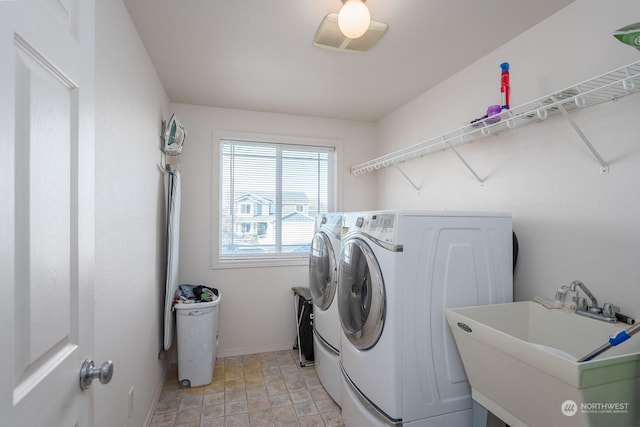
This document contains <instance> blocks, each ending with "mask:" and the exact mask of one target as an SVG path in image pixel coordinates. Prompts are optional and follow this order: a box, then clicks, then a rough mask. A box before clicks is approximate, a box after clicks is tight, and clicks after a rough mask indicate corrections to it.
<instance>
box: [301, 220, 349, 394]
mask: <svg viewBox="0 0 640 427" xmlns="http://www.w3.org/2000/svg"><path fill="white" fill-rule="evenodd" d="M341 231H342V214H340V213H328V214H320V215H318V216H317V217H316V230H315V234H314V236H313V240H312V241H311V253H310V256H309V289H310V290H311V297H312V300H313V316H314V320H313V349H314V362H315V367H316V373H317V374H318V378H319V379H320V382H321V383H322V385H323V386H324V388H325V390H326V391H327V393H329V395H330V396H331V398H332V399H333V400H334V401H335V402H336V403H337V404H338V405H340V404H341V400H342V383H341V373H340V360H339V357H340V320H339V319H338V304H337V303H336V302H335V294H336V289H337V286H338V264H337V262H338V258H339V257H340V236H341Z"/></svg>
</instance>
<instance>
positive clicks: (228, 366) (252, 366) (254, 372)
mask: <svg viewBox="0 0 640 427" xmlns="http://www.w3.org/2000/svg"><path fill="white" fill-rule="evenodd" d="M177 378H178V374H177V367H175V368H172V371H171V372H170V373H169V375H168V377H167V381H166V383H165V385H164V388H163V389H162V394H161V395H160V399H159V401H158V404H157V406H156V410H155V413H154V415H153V418H152V420H151V427H160V426H165V427H166V426H173V427H218V426H229V427H232V426H233V427H236V426H237V427H245V426H265V427H266V426H274V427H275V426H277V427H287V426H300V427H307V426H308V427H311V426H314V427H315V426H318V427H325V426H326V427H329V426H342V425H343V422H342V415H341V413H340V408H339V407H338V405H336V403H335V402H334V401H333V400H332V399H331V397H330V396H329V394H327V392H326V391H325V390H324V388H323V387H322V384H321V383H320V381H319V380H318V376H317V375H316V371H315V368H313V367H312V366H306V367H304V368H303V367H300V363H299V361H298V352H297V351H296V350H285V351H277V352H271V353H260V354H251V355H245V356H234V357H225V358H219V359H217V360H216V364H215V368H214V370H213V382H212V383H211V384H209V385H207V386H203V387H193V388H186V389H181V388H180V387H179V384H178V379H177Z"/></svg>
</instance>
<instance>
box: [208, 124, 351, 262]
mask: <svg viewBox="0 0 640 427" xmlns="http://www.w3.org/2000/svg"><path fill="white" fill-rule="evenodd" d="M225 141H238V142H247V143H265V144H282V145H291V146H293V147H295V146H298V147H301V146H312V147H323V148H331V149H333V155H332V156H331V157H332V159H331V164H330V173H329V183H328V189H329V200H328V209H329V211H330V212H331V211H337V210H338V204H339V203H338V202H339V200H341V196H342V195H341V193H339V188H341V185H338V183H339V182H342V178H343V172H342V169H343V167H342V141H341V140H339V139H331V138H316V137H300V136H287V135H273V134H261V133H252V132H243V131H233V130H215V131H214V132H213V144H212V148H213V150H212V151H213V156H212V157H213V159H212V166H213V168H212V170H213V173H212V177H211V181H210V184H211V187H212V190H213V191H212V202H211V204H212V209H211V222H212V223H211V230H212V233H211V268H212V269H226V268H253V267H283V266H301V265H308V264H309V255H308V254H304V253H302V254H300V255H299V256H297V255H288V256H286V257H281V256H280V255H279V254H274V256H273V257H264V256H261V257H259V258H256V257H253V256H252V255H251V254H247V255H246V256H245V257H237V258H234V259H221V258H220V246H219V239H220V219H221V218H220V209H221V206H220V182H221V173H222V168H221V163H220V162H221V154H220V151H221V145H222V143H223V142H225Z"/></svg>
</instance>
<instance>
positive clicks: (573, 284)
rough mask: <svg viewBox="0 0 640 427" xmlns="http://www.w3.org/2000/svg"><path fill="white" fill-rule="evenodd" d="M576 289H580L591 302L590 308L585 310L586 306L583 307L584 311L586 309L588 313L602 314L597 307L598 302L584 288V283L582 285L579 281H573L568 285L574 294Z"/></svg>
mask: <svg viewBox="0 0 640 427" xmlns="http://www.w3.org/2000/svg"><path fill="white" fill-rule="evenodd" d="M576 287H578V288H580V289H582V290H583V291H584V293H585V294H587V297H588V298H589V299H590V300H591V307H588V308H587V307H586V306H584V305H583V308H584V309H588V310H589V311H591V312H593V313H600V312H602V309H601V308H600V307H598V300H597V299H596V297H595V296H593V294H592V293H591V291H590V290H589V289H587V287H586V286H585V284H584V283H582V282H581V281H580V280H574V281H573V282H571V284H570V285H569V290H570V291H572V292H574V291H575V290H576Z"/></svg>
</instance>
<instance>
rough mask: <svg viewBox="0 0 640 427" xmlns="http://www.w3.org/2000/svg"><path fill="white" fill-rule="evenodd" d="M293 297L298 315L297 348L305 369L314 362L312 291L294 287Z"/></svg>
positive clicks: (301, 363)
mask: <svg viewBox="0 0 640 427" xmlns="http://www.w3.org/2000/svg"><path fill="white" fill-rule="evenodd" d="M293 297H294V307H295V314H296V333H297V343H296V346H297V348H298V355H299V357H300V366H303V367H304V366H307V365H310V364H309V363H308V362H313V360H314V355H313V301H312V300H311V291H310V290H309V288H305V287H299V286H298V287H294V288H293ZM303 357H304V359H303ZM311 364H312V363H311Z"/></svg>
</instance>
